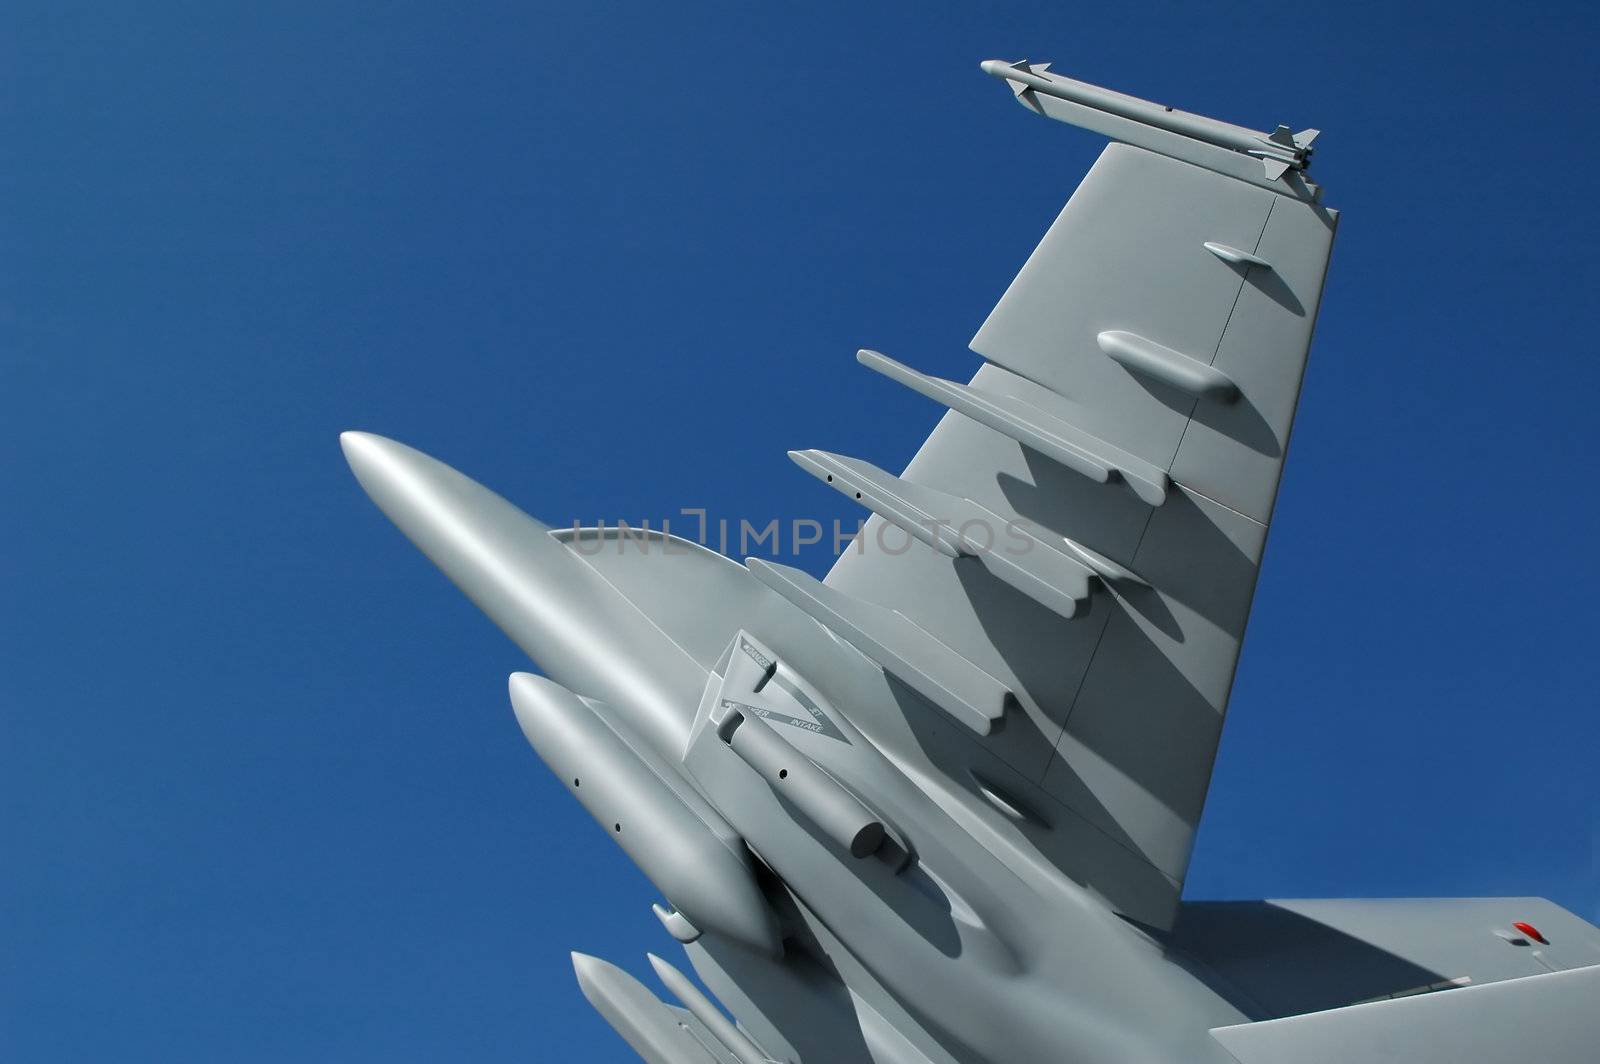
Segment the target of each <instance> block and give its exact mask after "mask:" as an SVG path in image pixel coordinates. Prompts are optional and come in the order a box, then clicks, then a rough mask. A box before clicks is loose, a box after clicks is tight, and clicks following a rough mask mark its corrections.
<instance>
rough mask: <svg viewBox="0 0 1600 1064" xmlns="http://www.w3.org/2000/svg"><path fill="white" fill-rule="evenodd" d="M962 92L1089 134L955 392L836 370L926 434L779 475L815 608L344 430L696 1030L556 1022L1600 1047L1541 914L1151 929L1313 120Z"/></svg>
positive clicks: (1416, 910) (721, 1053)
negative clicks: (455, 599) (489, 651)
mask: <svg viewBox="0 0 1600 1064" xmlns="http://www.w3.org/2000/svg"><path fill="white" fill-rule="evenodd" d="M983 69H984V71H985V72H987V73H989V74H991V75H993V76H995V77H997V78H999V79H1002V80H1004V81H1006V82H1007V83H1008V84H1009V85H1010V87H1011V89H1012V90H1013V92H1014V93H1015V94H1016V97H1017V99H1018V100H1019V101H1020V102H1021V103H1022V104H1023V105H1024V106H1026V107H1028V108H1030V109H1031V110H1033V111H1036V112H1037V113H1039V114H1041V115H1043V116H1045V117H1048V118H1052V119H1057V120H1060V121H1063V122H1067V123H1071V124H1074V125H1078V126H1082V127H1085V128H1088V129H1090V130H1092V131H1094V132H1097V133H1100V134H1103V135H1105V136H1107V137H1109V138H1110V139H1111V140H1112V141H1113V143H1112V144H1110V145H1109V146H1108V147H1106V148H1105V150H1104V152H1103V153H1102V154H1101V155H1100V157H1099V159H1098V161H1097V162H1096V163H1095V164H1094V166H1093V167H1092V168H1091V169H1090V170H1089V173H1088V175H1087V176H1086V177H1085V178H1084V180H1083V182H1082V184H1081V185H1080V186H1079V187H1078V189H1077V191H1076V192H1075V193H1074V195H1073V196H1072V198H1071V200H1070V201H1069V202H1068V203H1067V205H1066V207H1065V208H1064V209H1063V210H1062V212H1061V214H1060V216H1059V217H1058V218H1057V219H1056V221H1055V223H1054V224H1053V225H1052V226H1051V227H1050V230H1049V231H1048V232H1047V233H1046V234H1045V236H1044V239H1043V241H1042V242H1041V243H1040V244H1039V246H1038V249H1037V250H1036V251H1034V253H1033V255H1032V256H1031V257H1030V258H1029V259H1028V261H1027V263H1026V264H1025V265H1024V266H1023V267H1022V270H1021V272H1020V273H1019V274H1018V275H1017V277H1016V279H1015V280H1014V281H1013V282H1012V284H1011V286H1010V288H1009V289H1008V290H1007V291H1006V293H1005V295H1004V296H1003V297H1002V298H1001V300H1000V302H999V304H998V305H997V306H996V307H995V308H994V311H993V312H992V313H991V314H990V315H989V318H988V320H987V321H985V322H984V323H983V325H982V326H981V327H980V328H979V330H978V332H977V335H976V337H974V339H973V340H972V343H971V347H972V350H973V351H974V352H976V353H977V354H978V355H979V356H980V357H981V358H982V360H983V364H982V365H981V366H980V367H979V368H978V370H977V372H976V374H975V375H974V376H973V377H972V379H971V380H970V381H969V382H967V383H960V382H957V381H950V380H943V379H939V378H935V377H931V376H927V375H925V374H922V373H920V372H918V371H917V370H915V369H912V368H910V367H909V366H907V365H905V364H903V363H901V362H898V361H895V360H894V359H891V358H889V357H887V356H886V355H883V354H879V353H877V352H872V351H863V352H861V353H860V355H859V360H860V361H861V362H862V363H863V364H864V365H865V366H866V367H867V368H869V369H872V370H874V371H876V372H877V373H880V374H882V375H884V376H886V377H888V378H890V379H891V380H893V381H896V382H898V383H900V384H903V385H905V386H907V387H909V388H911V389H912V390H914V391H916V392H918V393H920V394H922V395H924V396H926V397H927V398H929V399H932V400H933V401H934V402H935V403H937V404H939V405H940V406H941V407H944V408H945V412H944V414H943V417H942V420H940V421H939V423H938V426H937V428H935V429H934V431H933V433H932V435H930V436H929V437H928V439H927V441H926V442H925V443H924V444H923V446H922V448H921V450H920V451H918V452H917V455H916V457H915V458H914V459H913V460H912V461H911V463H910V465H909V466H908V467H907V468H906V469H905V470H904V471H903V472H901V473H900V474H898V475H896V474H894V473H892V472H889V471H886V470H883V469H880V468H877V467H874V466H872V465H870V464H868V463H866V462H863V461H860V460H858V459H854V458H850V457H846V456H842V455H837V454H832V453H829V452H825V451H818V450H808V451H797V452H793V453H792V454H791V455H790V457H791V458H793V460H794V461H795V462H796V464H798V465H799V466H800V467H801V468H802V469H804V470H805V471H806V472H808V473H810V474H812V475H813V476H814V477H816V478H817V479H818V480H820V481H822V482H823V483H824V484H826V485H827V486H830V487H832V488H833V489H834V490H836V491H840V492H843V493H845V494H846V495H848V496H851V497H853V498H854V499H856V500H859V501H860V503H861V504H862V506H864V507H865V508H866V509H867V510H869V511H871V514H872V516H871V517H870V519H869V520H868V521H867V523H866V525H865V527H864V529H863V532H862V535H861V539H860V542H859V545H858V547H856V548H852V549H849V550H846V551H845V552H844V553H843V554H842V556H840V557H839V558H838V560H837V563H836V564H835V565H834V566H833V568H832V571H831V572H829V573H828V575H827V578H826V579H824V580H821V581H818V580H816V579H814V578H813V577H811V576H810V575H808V574H806V573H804V572H802V571H800V570H797V569H794V568H790V567H786V566H783V565H779V564H774V563H768V562H763V561H760V560H750V561H748V562H747V563H746V564H744V565H740V564H739V563H737V562H735V561H732V560H730V559H728V558H726V557H724V556H723V555H721V554H718V553H715V552H713V551H710V550H708V549H705V548H703V547H701V546H699V545H696V544H693V543H689V542H687V541H684V540H678V539H674V538H673V537H670V536H668V535H666V534H664V533H661V532H643V533H641V532H639V531H637V530H634V531H631V532H627V533H624V532H621V531H619V530H617V529H604V528H601V529H586V530H585V529H558V528H552V527H549V526H547V525H544V524H541V523H540V522H539V521H537V520H535V519H533V518H532V517H529V516H528V515H526V514H524V513H523V512H521V511H520V510H518V509H517V508H516V507H514V506H512V505H511V504H510V503H509V502H507V501H506V500H504V499H502V498H500V497H499V496H497V495H495V494H493V493H491V492H490V491H489V490H488V489H486V488H484V487H482V486H480V485H479V484H477V483H475V482H473V481H472V480H470V479H468V478H467V477H465V476H463V475H462V474H460V473H458V472H456V471H454V470H453V469H451V468H449V467H447V466H445V465H443V464H441V463H440V462H438V461H435V460H434V459H432V458H429V457H427V456H425V455H423V454H420V453H418V452H416V451H414V450H411V449H409V448H407V447H405V446H403V445H401V444H399V443H395V442H392V441H390V440H387V439H383V438H381V437H378V436H373V435H368V434H364V433H346V434H345V435H344V437H343V446H344V451H345V454H346V456H347V458H348V460H349V463H350V466H351V467H352V469H353V470H354V471H355V474H356V477H357V478H358V479H359V480H360V482H361V485H362V486H363V487H364V488H365V489H366V491H367V493H368V494H369V495H370V496H371V497H372V499H373V501H374V502H376V503H377V504H378V506H379V507H380V508H381V509H382V510H383V511H384V512H385V513H386V514H387V515H388V516H389V517H390V518H391V519H392V520H393V521H394V523H395V524H397V525H398V526H399V527H400V529H401V530H402V531H403V532H404V533H405V534H406V535H407V536H408V537H410V539H411V540H412V541H413V542H414V543H415V544H416V545H417V546H418V547H419V548H421V550H422V552H423V553H424V554H426V555H427V556H428V557H429V558H430V559H431V560H432V561H433V562H434V563H435V564H436V565H438V566H439V568H441V569H442V570H443V571H444V572H445V573H446V574H447V575H448V576H449V577H450V579H452V580H453V581H454V582H455V583H456V584H457V585H459V586H460V588H461V589H462V590H463V591H464V592H465V593H466V594H467V595H468V597H470V598H471V599H472V600H473V601H474V602H475V603H476V604H477V605H478V606H479V607H481V608H482V609H483V611H484V612H485V613H487V614H488V615H489V616H490V617H491V618H492V619H493V620H494V621H495V622H496V623H497V624H498V625H499V626H500V627H501V628H503V629H504V630H505V631H506V633H507V634H508V635H510V637H511V638H512V639H513V640H514V641H515V642H516V643H517V644H518V645H519V646H520V647H521V648H522V649H524V650H525V651H526V652H527V653H528V655H529V656H530V657H532V659H533V660H534V661H535V662H537V663H538V665H539V667H540V668H541V669H542V670H543V672H544V675H543V676H536V675H533V674H530V673H518V674H516V675H514V676H512V677H511V681H510V694H511V702H512V706H513V708H514V710H515V712H516V716H517V719H518V720H519V722H520V723H521V726H522V729H523V731H524V732H525V733H526V735H527V737H528V740H529V742H531V743H532V745H533V747H534V748H535V750H537V752H538V754H539V756H540V757H541V758H542V759H543V760H544V761H545V763H546V764H547V765H548V766H549V768H550V769H551V770H552V771H553V772H555V774H556V775H557V776H558V777H559V778H560V779H561V780H562V781H563V782H564V784H565V785H566V786H567V788H568V789H569V790H570V792H571V794H572V795H573V797H574V798H576V799H577V801H578V802H579V803H580V804H581V805H582V806H583V807H584V808H585V809H586V810H587V811H588V812H589V813H590V814H591V815H592V816H593V817H594V819H595V820H596V821H597V822H598V823H599V824H600V825H601V828H602V829H603V831H604V833H605V834H606V835H607V836H609V837H610V838H611V839H612V840H613V841H614V842H615V843H616V844H617V845H619V846H621V847H622V848H623V850H624V851H626V853H627V854H628V856H629V857H631V858H632V859H633V860H634V861H635V862H636V863H637V864H638V866H639V867H640V869H642V870H643V872H644V873H645V875H646V876H647V877H649V879H650V881H651V882H652V883H653V884H654V886H655V887H656V888H657V889H658V890H659V891H660V892H661V895H662V898H663V901H662V903H661V904H658V905H657V906H656V907H655V913H656V915H657V917H658V918H659V919H660V921H661V924H662V927H663V929H664V930H665V932H666V933H667V934H668V935H669V936H671V938H673V939H675V940H676V941H677V942H678V943H680V944H681V945H682V947H683V950H684V952H685V953H686V954H687V959H688V961H689V963H690V964H691V965H692V966H693V968H694V970H695V971H696V972H697V973H698V975H699V977H700V980H701V982H702V983H703V984H704V986H706V987H708V988H709V989H710V990H711V992H712V994H713V995H714V996H715V998H717V999H720V1005H719V1004H718V1003H717V1002H715V1001H714V1000H713V999H712V997H711V996H708V995H707V994H706V993H705V992H703V991H702V990H701V989H699V987H698V985H697V984H696V983H695V982H694V981H692V980H691V979H689V978H688V977H687V976H686V975H685V974H684V972H683V971H682V970H681V969H680V968H678V967H675V966H674V965H673V964H671V963H669V962H668V961H666V960H663V959H661V958H660V957H657V956H654V955H652V956H651V958H650V960H651V963H652V965H653V966H654V968H655V970H656V972H657V973H658V975H659V978H660V981H661V983H662V984H663V986H664V988H665V991H666V993H667V995H668V997H669V1000H667V1001H663V1000H662V999H661V998H660V997H659V996H658V994H657V993H656V992H653V991H652V990H650V989H648V988H647V987H646V986H645V985H644V984H642V983H641V982H639V981H638V980H636V979H635V978H634V977H633V976H631V975H629V974H627V973H625V972H624V971H623V970H621V969H620V968H618V967H615V966H614V965H612V964H609V963H607V962H606V961H603V960H599V959H597V958H594V957H589V956H584V955H582V954H573V964H574V968H575V969H576V974H577V979H578V982H579V984H580V985H581V987H582V990H583V993H584V994H585V995H586V996H587V998H588V1000H589V1001H590V1002H591V1003H592V1004H593V1005H594V1007H595V1008H596V1009H597V1010H599V1012H600V1013H601V1014H602V1015H603V1016H604V1017H605V1018H606V1020H607V1021H609V1022H610V1024H611V1025H612V1026H613V1027H614V1028H615V1029H616V1031H617V1032H618V1033H619V1034H620V1035H621V1036H622V1037H623V1038H624V1039H626V1040H627V1042H628V1044H629V1045H631V1046H632V1047H633V1048H634V1049H635V1050H636V1051H637V1052H638V1053H639V1055H640V1056H641V1057H643V1058H644V1059H645V1060H646V1061H649V1062H650V1064H730V1062H737V1064H763V1062H778V1061H781V1062H791V1064H799V1062H804V1064H855V1062H862V1064H866V1062H875V1064H1043V1062H1051V1064H1062V1062H1085V1064H1088V1062H1095V1064H1159V1062H1172V1064H1179V1062H1182V1064H1196V1062H1199V1064H1206V1062H1210V1064H1284V1062H1295V1064H1324V1062H1327V1064H1333V1062H1336V1061H1337V1062H1340V1064H1345V1062H1350V1061H1401V1060H1404V1061H1450V1062H1453V1064H1487V1062H1490V1061H1508V1060H1529V1061H1535V1060H1536V1061H1540V1062H1541V1064H1548V1062H1552V1061H1569V1062H1578V1061H1593V1060H1596V1059H1600V1048H1597V1047H1600V1008H1596V1007H1595V1006H1596V1005H1597V1004H1600V931H1597V930H1596V929H1595V928H1594V927H1591V926H1590V925H1589V924H1587V923H1585V922H1584V921H1582V920H1580V919H1578V918H1577V917H1575V916H1573V915H1571V914H1570V913H1567V912H1565V911H1564V910H1562V909H1560V908H1559V907H1557V906H1555V905H1553V904H1551V903H1549V902H1547V901H1543V900H1540V899H1536V898H1493V899H1438V900H1427V899H1388V900H1360V901H1247V902H1232V903H1193V902H1184V901H1183V900H1182V899H1181V894H1182V889H1183V882H1184V875H1185V871H1186V869H1187V867H1188V863H1189V854H1190V847H1191V843H1192V840H1193V837H1194V831H1195V826H1196V824H1197V823H1198V821H1199V818H1200V812H1201V807H1202V805H1203V803H1204V801H1205V796H1206V789H1207V785H1208V783H1209V780H1210V776H1211V767H1212V762H1213V758H1214V756H1215V754H1216V749H1217V742H1218V738H1219V736H1220V734H1221V731H1222V724H1223V717H1224V714H1225V711H1226V709H1227V704H1228V694H1229V690H1230V688H1231V686H1232V681H1233V673H1234V668H1235V665H1236V663H1237V661H1238V657H1239V649H1240V643H1241V640H1242V638H1243V635H1244V631H1245V621H1246V618H1247V616H1248V614H1249V610H1250V604H1251V599H1252V596H1253V593H1254V588H1255V582H1256V576H1257V572H1258V568H1259V564H1260V561H1261V557H1262V550H1263V547H1264V545H1265V542H1266V537H1267V530H1268V527H1269V524H1270V522H1271V519H1272V512H1273V504H1274V500H1275V498H1276V495H1277V490H1278V482H1279V477H1280V473H1281V471H1282V467H1283V461H1284V456H1285V453H1286V451H1287V449H1288V445H1289V434H1290V428H1291V425H1292V422H1293V419H1294V413H1295V407H1296V403H1297V401H1298V398H1299V392H1300V383H1301V378H1302V374H1303V371H1304V368H1305V363H1306V356H1307V352H1308V350H1309V348H1310V343H1311V333H1312V326H1313V323H1314V322H1315V320H1316V315H1317V311H1318V306H1319V303H1320V300H1321V295H1322V287H1323V278H1324V275H1325V273H1326V269H1327V265H1328V256H1329V251H1330V248H1331V247H1332V243H1333V236H1334V230H1335V227H1336V224H1337V221H1338V214H1337V212H1336V211H1334V210H1332V209H1330V208H1328V207H1326V206H1324V205H1323V203H1322V194H1321V193H1322V190H1321V189H1320V188H1319V187H1318V186H1317V185H1315V184H1313V183H1312V182H1311V180H1310V177H1309V171H1308V167H1309V164H1310V160H1311V154H1312V149H1311V141H1312V139H1313V138H1314V137H1315V131H1314V130H1307V131H1305V132H1302V133H1298V134H1296V133H1291V132H1290V131H1289V129H1288V127H1279V128H1278V129H1276V130H1274V131H1272V132H1260V131H1256V130H1250V129H1245V128H1243V127H1239V126H1233V125H1229V124H1227V123H1223V122H1217V121H1213V120H1211V119H1208V118H1203V117H1200V116H1198V115H1191V114H1186V113H1183V112H1179V111H1174V110H1173V109H1172V108H1170V107H1164V106H1162V105H1159V104H1154V103H1150V102H1148V101H1145V100H1140V99H1137V98H1135V97H1131V96H1125V95H1123V94H1121V93H1115V92H1111V91H1109V90H1106V89H1101V88H1096V87H1094V86H1091V85H1086V84H1084V83H1082V82H1077V81H1073V80H1071V79H1068V78H1064V77H1061V76H1060V75H1058V74H1054V73H1051V72H1049V71H1048V70H1047V69H1046V67H1045V66H1042V65H1032V64H1029V63H1026V62H1023V63H1009V62H1001V61H991V62H988V63H985V64H983ZM623 535H628V536H632V537H635V539H636V540H637V542H636V543H635V544H634V545H633V546H632V547H628V545H627V544H623V543H619V542H618V537H619V536H623ZM619 546H621V547H627V549H615V548H617V547H619ZM640 547H643V548H646V549H639V548H640ZM651 547H654V548H656V549H648V548H651ZM724 1009H726V1011H724Z"/></svg>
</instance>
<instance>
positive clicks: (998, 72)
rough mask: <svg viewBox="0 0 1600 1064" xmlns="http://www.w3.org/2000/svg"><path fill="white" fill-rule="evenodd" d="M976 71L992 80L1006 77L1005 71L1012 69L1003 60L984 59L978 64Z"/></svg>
mask: <svg viewBox="0 0 1600 1064" xmlns="http://www.w3.org/2000/svg"><path fill="white" fill-rule="evenodd" d="M978 69H979V70H982V71H983V72H984V73H985V74H988V75H989V76H990V77H992V78H1003V77H1005V76H1006V71H1008V70H1010V69H1012V67H1011V64H1010V63H1008V62H1006V61H1005V60H1004V59H985V60H984V61H983V62H981V63H979V64H978Z"/></svg>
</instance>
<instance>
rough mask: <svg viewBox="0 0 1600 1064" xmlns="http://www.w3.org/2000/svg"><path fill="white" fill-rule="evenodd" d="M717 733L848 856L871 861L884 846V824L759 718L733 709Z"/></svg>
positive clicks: (818, 766) (719, 726) (836, 781)
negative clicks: (866, 858)
mask: <svg viewBox="0 0 1600 1064" xmlns="http://www.w3.org/2000/svg"><path fill="white" fill-rule="evenodd" d="M717 735H718V736H719V737H720V738H721V739H722V741H723V742H725V743H727V744H728V745H729V746H731V747H733V752H734V753H736V754H738V755H739V756H740V757H741V758H743V759H744V762H745V764H747V765H749V766H750V767H751V768H753V769H755V770H756V771H757V772H759V773H761V775H762V777H763V778H764V779H765V780H766V781H767V783H768V784H769V785H770V786H771V787H772V789H773V790H774V791H776V792H777V793H778V794H780V795H782V796H783V797H785V798H787V799H788V800H789V801H790V802H791V803H792V804H793V805H794V806H795V808H797V809H799V810H800V811H801V812H802V813H804V814H805V816H806V818H807V819H809V820H810V821H811V822H812V823H813V824H815V825H816V826H817V827H819V828H821V829H822V831H823V832H824V833H825V834H826V835H827V836H828V837H829V838H831V839H833V840H834V841H835V842H837V843H838V844H839V845H840V846H842V847H844V848H845V849H846V850H849V851H850V856H852V857H870V856H872V855H873V854H874V853H876V852H877V851H878V847H879V846H881V845H882V844H883V835H884V832H883V822H882V821H881V820H879V819H878V817H877V816H876V815H875V814H873V813H872V811H871V810H869V809H868V808H867V807H866V806H864V805H862V804H861V801H860V799H858V798H857V797H856V796H855V795H853V794H851V793H850V792H849V791H847V790H845V788H844V787H843V786H841V785H840V784H839V781H838V780H836V779H834V778H833V777H832V776H830V775H828V773H827V772H825V771H824V770H823V769H822V766H820V765H818V764H817V763H816V762H815V761H813V760H811V759H810V758H809V757H807V756H806V755H805V754H802V753H801V752H800V751H799V750H797V749H795V748H794V747H793V746H792V745H790V744H789V742H788V741H787V740H786V739H784V738H783V736H781V735H779V734H778V733H777V732H776V731H775V730H774V729H773V728H772V726H771V725H769V724H768V723H767V722H766V721H764V720H762V719H761V718H760V717H757V716H752V715H749V714H746V713H743V712H741V711H739V710H732V711H731V712H729V713H728V715H727V716H726V717H725V718H724V719H723V720H722V722H721V723H720V724H719V725H718V726H717Z"/></svg>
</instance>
